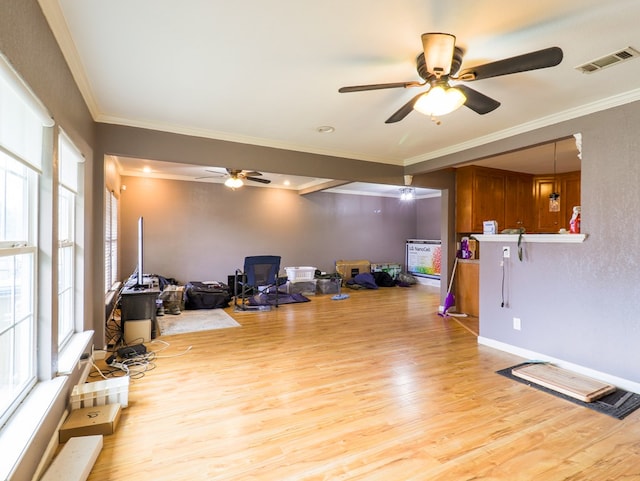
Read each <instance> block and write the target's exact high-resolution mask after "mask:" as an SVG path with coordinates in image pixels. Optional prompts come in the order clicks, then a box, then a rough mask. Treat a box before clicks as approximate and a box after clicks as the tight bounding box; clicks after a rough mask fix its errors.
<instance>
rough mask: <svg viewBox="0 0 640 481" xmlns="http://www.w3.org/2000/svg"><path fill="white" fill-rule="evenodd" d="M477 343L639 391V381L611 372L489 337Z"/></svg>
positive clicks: (480, 337) (625, 388) (627, 389)
mask: <svg viewBox="0 0 640 481" xmlns="http://www.w3.org/2000/svg"><path fill="white" fill-rule="evenodd" d="M478 344H481V345H483V346H487V347H492V348H494V349H497V350H499V351H504V352H508V353H510V354H515V355H516V356H520V357H521V358H523V361H525V360H536V361H544V362H550V363H552V364H555V365H556V366H558V367H561V368H563V369H567V370H569V371H573V372H576V373H579V374H583V375H585V376H589V377H592V378H594V379H598V380H599V381H603V382H606V383H609V384H613V385H614V386H616V387H618V388H621V389H624V390H626V391H631V392H635V393H640V383H637V382H635V381H630V380H629V379H623V378H621V377H617V376H612V375H611V374H607V373H604V372H600V371H596V370H595V369H591V368H588V367H585V366H580V365H579V364H574V363H572V362H568V361H564V360H562V359H557V358H555V357H551V356H547V355H545V354H540V353H539V352H535V351H530V350H528V349H523V348H521V347H518V346H513V345H511V344H506V343H504V342H500V341H496V340H494V339H489V338H486V337H482V336H478Z"/></svg>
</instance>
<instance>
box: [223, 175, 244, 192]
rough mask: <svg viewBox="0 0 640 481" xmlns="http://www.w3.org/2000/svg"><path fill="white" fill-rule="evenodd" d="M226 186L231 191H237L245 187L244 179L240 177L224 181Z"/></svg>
mask: <svg viewBox="0 0 640 481" xmlns="http://www.w3.org/2000/svg"><path fill="white" fill-rule="evenodd" d="M224 185H226V186H227V187H229V188H230V189H233V190H235V189H238V188H240V187H242V186H243V185H244V182H242V179H241V178H239V177H229V178H228V179H227V180H225V181H224Z"/></svg>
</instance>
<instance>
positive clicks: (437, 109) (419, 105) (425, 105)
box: [413, 85, 467, 117]
mask: <svg viewBox="0 0 640 481" xmlns="http://www.w3.org/2000/svg"><path fill="white" fill-rule="evenodd" d="M466 101H467V97H466V96H465V95H464V94H463V93H462V92H461V91H460V90H458V89H457V88H455V87H449V88H445V87H443V86H441V85H436V86H435V87H431V88H430V89H429V91H428V92H427V93H424V94H422V95H421V96H420V97H419V98H418V100H416V103H415V104H414V105H413V108H414V110H417V111H418V112H420V113H421V114H424V115H428V116H430V117H439V116H441V115H446V114H450V113H451V112H453V111H454V110H457V109H459V108H460V107H462V106H463V105H464V103H465V102H466Z"/></svg>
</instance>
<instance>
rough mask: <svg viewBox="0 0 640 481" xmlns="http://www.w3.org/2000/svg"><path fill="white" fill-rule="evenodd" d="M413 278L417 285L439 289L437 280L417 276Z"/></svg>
mask: <svg viewBox="0 0 640 481" xmlns="http://www.w3.org/2000/svg"><path fill="white" fill-rule="evenodd" d="M414 277H415V278H416V281H417V282H418V284H422V285H423V286H433V287H440V280H439V279H431V278H429V277H419V276H414Z"/></svg>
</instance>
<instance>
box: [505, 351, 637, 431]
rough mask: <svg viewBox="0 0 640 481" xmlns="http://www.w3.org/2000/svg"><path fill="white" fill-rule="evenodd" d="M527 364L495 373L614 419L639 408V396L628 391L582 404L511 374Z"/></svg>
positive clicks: (621, 391)
mask: <svg viewBox="0 0 640 481" xmlns="http://www.w3.org/2000/svg"><path fill="white" fill-rule="evenodd" d="M528 364H532V363H529V362H523V363H521V364H517V365H515V366H511V367H508V368H506V369H501V370H499V371H496V372H497V374H500V375H501V376H505V377H507V378H509V379H512V380H514V381H517V382H519V383H521V384H526V385H527V386H531V387H533V388H535V389H538V390H540V391H544V392H546V393H549V394H552V395H553V396H556V397H559V398H562V399H565V400H567V401H570V402H572V403H574V404H578V405H580V406H584V407H586V408H589V409H592V410H594V411H597V412H600V413H602V414H606V415H608V416H611V417H614V418H616V419H623V418H625V417H626V416H628V415H629V414H631V413H632V412H633V411H635V410H636V409H638V408H640V394H636V393H633V392H629V391H625V390H622V389H617V390H616V391H614V392H612V393H611V394H608V395H606V396H604V397H601V398H600V399H598V400H597V401H594V402H583V401H580V400H579V399H576V398H574V397H571V396H567V395H565V394H562V393H560V392H558V391H554V390H552V389H549V388H546V387H544V386H540V385H539V384H536V383H534V382H531V381H527V380H526V379H522V378H519V377H517V376H514V375H513V374H512V373H511V370H512V369H514V368H516V367H520V366H525V365H528Z"/></svg>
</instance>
